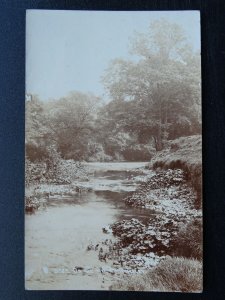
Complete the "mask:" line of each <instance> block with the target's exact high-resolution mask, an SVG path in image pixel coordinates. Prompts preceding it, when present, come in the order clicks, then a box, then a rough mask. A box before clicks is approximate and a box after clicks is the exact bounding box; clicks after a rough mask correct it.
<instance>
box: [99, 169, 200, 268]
mask: <svg viewBox="0 0 225 300" xmlns="http://www.w3.org/2000/svg"><path fill="white" fill-rule="evenodd" d="M195 198H196V191H195V190H194V189H193V188H192V187H191V185H190V184H189V182H188V180H187V176H186V174H185V172H184V171H183V170H181V169H174V170H172V169H168V170H163V171H159V172H157V173H156V174H155V175H153V176H152V177H151V178H150V179H148V180H147V181H146V182H144V183H142V184H141V185H140V186H139V188H138V189H137V190H136V191H135V192H133V193H132V194H129V196H127V197H126V198H125V199H124V201H125V202H126V204H127V205H129V206H134V207H141V208H144V209H150V210H151V211H152V212H153V213H152V215H151V217H150V219H149V220H148V221H147V222H146V223H143V222H141V221H140V220H138V219H135V218H132V219H130V220H122V221H119V222H115V223H114V224H111V225H110V226H107V227H105V228H104V229H103V231H104V232H105V233H107V232H112V233H113V235H114V237H116V241H115V242H114V243H113V244H111V245H110V247H108V249H105V250H104V252H105V258H106V259H108V260H111V261H112V262H113V265H114V266H115V265H116V266H118V267H119V268H120V269H121V268H123V269H124V271H127V270H128V271H129V272H128V273H130V274H131V273H133V272H145V271H147V270H149V269H151V268H152V267H154V266H156V265H157V264H158V263H159V262H160V261H162V260H164V259H165V257H167V256H168V255H169V256H174V255H176V254H179V253H181V255H186V256H189V257H190V258H193V257H194V258H196V257H197V258H199V257H201V255H202V249H201V242H202V240H201V238H202V236H201V227H202V223H201V218H202V212H201V210H199V209H196V207H195ZM187 228H189V229H188V230H189V231H190V233H191V232H193V235H195V236H193V237H192V238H193V239H196V241H194V242H196V245H195V246H196V247H198V249H199V251H198V254H197V255H195V254H193V253H194V249H191V250H190V251H189V252H190V253H189V254H185V253H186V252H187V251H186V252H185V250H184V249H179V247H184V248H185V246H184V244H182V243H181V235H182V234H183V235H184V231H185V230H186V229H187ZM196 232H197V233H196ZM196 235H197V237H196ZM191 243H192V241H190V244H191Z"/></svg>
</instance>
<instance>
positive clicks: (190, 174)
mask: <svg viewBox="0 0 225 300" xmlns="http://www.w3.org/2000/svg"><path fill="white" fill-rule="evenodd" d="M150 166H151V167H152V168H153V169H154V170H157V169H158V168H160V169H164V170H166V169H182V170H183V171H184V172H185V174H186V176H187V180H188V181H189V182H190V183H191V185H192V187H193V188H194V189H195V191H196V193H197V197H196V201H195V206H196V208H201V206H202V139H201V136H200V135H194V136H189V137H181V138H179V139H176V140H173V141H169V142H168V144H167V148H166V149H164V150H163V151H160V152H158V153H156V155H155V156H154V157H153V159H152V160H151V165H150Z"/></svg>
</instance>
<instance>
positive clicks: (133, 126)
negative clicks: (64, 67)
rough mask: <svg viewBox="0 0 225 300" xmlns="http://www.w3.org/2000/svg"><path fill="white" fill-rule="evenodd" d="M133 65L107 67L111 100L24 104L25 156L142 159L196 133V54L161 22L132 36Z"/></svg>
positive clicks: (87, 97) (173, 27)
mask: <svg viewBox="0 0 225 300" xmlns="http://www.w3.org/2000/svg"><path fill="white" fill-rule="evenodd" d="M130 51H131V53H132V54H133V55H135V60H133V61H129V60H124V59H115V60H113V61H112V62H111V63H110V65H109V67H108V69H107V70H106V71H105V73H104V75H103V77H102V82H103V84H104V87H105V89H106V91H107V93H108V97H109V99H110V101H109V102H108V103H107V104H105V102H104V101H102V100H101V99H99V98H98V97H96V96H94V95H92V94H83V93H80V92H73V93H71V94H70V95H68V96H67V97H64V98H61V99H59V100H54V101H50V102H41V101H40V100H39V99H38V96H36V95H27V100H26V155H27V158H28V159H29V160H31V161H41V160H46V161H48V159H49V160H50V158H49V156H51V154H50V152H51V151H49V147H51V149H52V147H53V146H54V148H55V150H56V151H57V152H58V153H59V154H60V155H61V157H62V158H64V159H75V160H89V161H110V160H127V161H141V160H149V159H150V158H151V156H152V154H153V153H154V152H155V151H160V150H162V149H163V148H164V147H165V145H166V142H167V140H168V139H169V140H172V139H175V138H178V137H181V136H189V135H194V134H199V133H201V81H200V80H201V68H200V53H199V52H197V53H195V52H194V51H193V49H192V48H191V47H190V45H189V44H188V41H187V38H186V37H185V34H184V32H183V31H182V29H181V28H180V27H179V26H178V25H177V24H173V23H170V22H168V21H166V20H164V19H162V20H160V21H154V22H153V23H152V24H151V25H150V27H149V30H148V32H147V33H145V34H141V33H139V34H136V35H135V36H134V37H133V39H132V40H131V45H130Z"/></svg>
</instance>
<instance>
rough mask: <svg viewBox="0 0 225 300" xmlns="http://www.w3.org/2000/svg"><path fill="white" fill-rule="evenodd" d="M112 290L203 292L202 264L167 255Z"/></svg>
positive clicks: (117, 284)
mask: <svg viewBox="0 0 225 300" xmlns="http://www.w3.org/2000/svg"><path fill="white" fill-rule="evenodd" d="M110 289H111V290H128V291H161V292H201V291H202V264H201V262H199V261H198V260H195V259H187V258H183V257H173V258H172V257H167V258H166V259H165V260H163V261H161V262H160V263H159V264H158V265H157V266H156V267H155V268H153V269H151V270H150V271H148V272H147V273H144V274H141V275H136V276H131V277H130V278H129V279H128V278H126V280H125V279H124V280H121V281H120V282H118V283H116V284H114V285H113V286H111V288H110Z"/></svg>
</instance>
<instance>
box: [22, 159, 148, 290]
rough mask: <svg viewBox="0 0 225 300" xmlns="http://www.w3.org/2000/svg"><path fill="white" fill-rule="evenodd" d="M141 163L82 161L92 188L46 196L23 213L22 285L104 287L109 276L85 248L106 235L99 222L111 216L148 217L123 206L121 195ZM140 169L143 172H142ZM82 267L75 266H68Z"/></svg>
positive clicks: (37, 287)
mask: <svg viewBox="0 0 225 300" xmlns="http://www.w3.org/2000/svg"><path fill="white" fill-rule="evenodd" d="M145 165H146V163H143V162H138V163H88V167H89V169H90V170H91V173H92V176H91V178H90V181H88V182H83V183H81V185H83V187H90V188H91V189H92V190H91V191H89V192H85V193H80V194H77V195H76V196H70V197H68V196H67V197H60V198H59V197H57V198H54V197H52V198H50V199H49V201H48V203H47V205H46V207H45V208H44V209H39V210H38V211H37V212H35V214H31V215H28V214H26V216H25V286H26V289H31V290H60V289H62V290H107V289H108V288H109V286H110V285H111V284H112V282H113V280H114V278H113V276H109V275H108V276H106V275H104V274H102V273H101V272H100V269H101V267H107V266H108V265H107V262H102V261H99V259H98V252H97V251H87V246H88V245H89V244H90V243H93V244H94V245H96V244H98V243H100V242H102V241H104V240H105V239H106V238H109V239H112V240H113V239H114V238H113V236H112V235H111V234H107V235H106V234H105V233H103V231H102V228H103V227H104V226H106V225H108V224H111V223H113V222H115V221H117V220H121V219H130V218H132V217H135V218H138V219H141V220H142V221H145V219H147V218H149V216H150V214H151V212H150V211H149V210H145V209H137V208H136V209H135V208H128V207H125V204H124V201H123V200H122V199H123V198H124V197H125V195H126V194H127V193H129V192H131V191H133V190H135V189H136V187H137V182H136V180H134V176H138V175H141V173H142V171H140V174H139V172H138V171H137V170H138V169H139V168H142V169H141V170H143V167H144V166H145ZM142 175H143V174H142ZM75 266H77V267H81V268H84V270H85V271H83V272H75V271H74V267H75Z"/></svg>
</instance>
